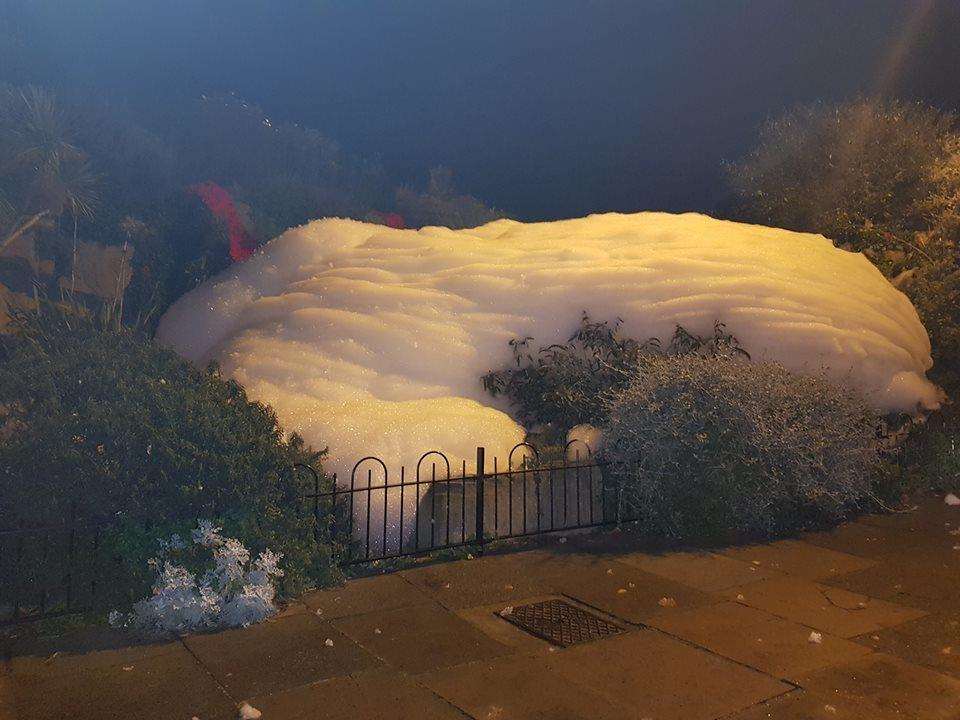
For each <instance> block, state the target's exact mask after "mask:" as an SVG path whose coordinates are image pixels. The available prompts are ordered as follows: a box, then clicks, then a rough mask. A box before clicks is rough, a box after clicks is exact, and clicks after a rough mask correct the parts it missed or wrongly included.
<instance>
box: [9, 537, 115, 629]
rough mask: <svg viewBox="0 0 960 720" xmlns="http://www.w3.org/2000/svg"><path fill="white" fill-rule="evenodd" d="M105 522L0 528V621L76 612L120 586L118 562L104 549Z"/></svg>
mask: <svg viewBox="0 0 960 720" xmlns="http://www.w3.org/2000/svg"><path fill="white" fill-rule="evenodd" d="M109 527H111V523H110V522H109V521H103V520H80V519H71V520H70V521H69V522H67V523H65V524H60V525H48V526H20V527H17V528H13V529H6V530H2V531H0V625H2V624H7V623H12V622H21V621H24V620H31V619H35V618H42V617H52V616H56V615H62V614H68V613H76V612H81V611H84V610H89V609H91V608H93V607H96V606H99V605H100V604H101V603H102V601H103V600H104V597H105V596H107V597H114V596H115V595H116V594H117V593H118V592H122V587H118V586H117V585H116V583H113V582H112V581H113V580H114V577H115V575H116V572H117V570H118V568H119V563H118V562H117V560H116V559H115V558H113V557H111V555H110V553H107V552H105V551H104V548H103V547H102V540H103V537H104V533H105V531H107V529H108V528H109Z"/></svg>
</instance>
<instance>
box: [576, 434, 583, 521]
mask: <svg viewBox="0 0 960 720" xmlns="http://www.w3.org/2000/svg"><path fill="white" fill-rule="evenodd" d="M579 459H580V453H579V451H578V452H577V460H579ZM575 474H576V478H577V525H581V524H582V522H581V520H580V517H581V515H580V505H581V504H582V502H583V501H582V500H581V499H580V463H577V469H576V473H575Z"/></svg>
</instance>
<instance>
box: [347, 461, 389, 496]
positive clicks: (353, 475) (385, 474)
mask: <svg viewBox="0 0 960 720" xmlns="http://www.w3.org/2000/svg"><path fill="white" fill-rule="evenodd" d="M368 460H370V461H372V462H374V463H376V464H378V465H379V466H380V467H382V468H383V484H384V485H386V484H387V479H388V478H389V476H390V471H389V470H387V465H386V463H385V462H383V460H381V459H380V458H378V457H376V456H374V455H367V457H365V458H360V459H359V460H357V463H356V465H354V466H353V470H351V471H350V489H351V490H352V489H354V488H355V487H356V480H357V468H358V467H360V466H361V465H363V464H364V463H365V462H367V461H368ZM371 479H372V477H371V476H369V475H368V477H367V486H368V487H369V486H370V483H371Z"/></svg>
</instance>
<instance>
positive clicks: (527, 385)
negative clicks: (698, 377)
mask: <svg viewBox="0 0 960 720" xmlns="http://www.w3.org/2000/svg"><path fill="white" fill-rule="evenodd" d="M621 325H622V320H620V319H617V320H616V321H615V322H614V323H609V322H607V321H603V322H594V321H593V320H591V318H590V316H589V315H588V314H587V313H584V314H583V316H582V317H581V318H580V326H579V327H578V328H577V331H576V332H575V333H574V334H573V335H572V336H571V337H570V339H569V340H568V341H567V342H566V343H564V344H555V345H547V346H545V347H541V348H540V349H539V351H538V352H537V353H536V354H534V353H532V352H531V351H530V341H531V340H532V339H533V338H530V337H526V338H517V339H515V340H511V341H510V347H511V349H512V350H513V356H514V364H513V366H511V367H508V368H504V369H501V370H495V371H492V372H489V373H487V374H486V375H484V376H483V378H482V382H483V385H484V388H485V389H486V390H487V391H488V392H489V393H490V394H491V395H493V396H495V397H496V396H499V395H502V396H505V397H507V398H508V399H509V400H511V401H512V402H513V404H514V406H515V409H516V413H517V415H518V419H519V420H520V422H521V423H523V424H524V425H525V426H526V427H528V428H539V429H541V431H542V432H544V434H545V435H546V436H547V440H548V441H549V442H557V441H562V439H563V437H564V436H565V434H566V432H567V431H568V430H569V429H570V428H572V427H574V426H576V425H580V424H582V423H589V424H591V425H600V424H602V423H603V422H604V420H605V419H606V416H607V410H608V408H607V405H606V403H605V402H604V397H605V396H606V395H607V394H608V393H610V392H611V391H614V390H617V389H621V388H623V387H625V386H626V385H627V384H629V383H630V381H631V380H632V379H633V378H634V377H635V376H636V375H637V374H638V373H642V372H643V371H644V368H645V367H646V364H647V363H648V362H649V359H650V358H651V357H655V356H657V355H661V354H664V353H666V354H687V353H699V354H707V355H711V356H713V355H716V354H717V353H721V352H732V353H735V354H742V355H744V356H747V357H749V356H748V355H747V353H746V351H745V350H743V349H742V348H741V347H740V344H739V343H738V342H737V339H736V338H735V337H733V336H732V335H731V334H729V333H728V332H726V330H725V328H724V325H723V324H722V323H716V324H715V325H714V331H713V334H712V335H710V336H706V337H701V336H699V335H694V334H693V333H690V332H688V331H687V330H685V329H684V328H682V327H680V326H677V328H676V331H675V332H674V335H673V337H672V338H671V340H670V343H669V344H668V345H667V347H666V348H664V347H662V345H661V342H660V340H658V339H657V338H650V339H649V340H645V341H640V340H636V339H633V338H629V337H624V336H623V335H622V334H621V332H620V326H621Z"/></svg>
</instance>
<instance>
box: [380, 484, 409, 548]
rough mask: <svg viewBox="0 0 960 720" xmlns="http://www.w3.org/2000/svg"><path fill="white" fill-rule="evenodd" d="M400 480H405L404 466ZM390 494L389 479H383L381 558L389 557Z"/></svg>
mask: <svg viewBox="0 0 960 720" xmlns="http://www.w3.org/2000/svg"><path fill="white" fill-rule="evenodd" d="M400 478H401V482H402V480H403V466H401V467H400ZM389 492H390V490H389V488H388V487H387V478H384V479H383V543H382V545H381V547H382V548H383V550H382V551H381V553H380V557H386V556H387V511H388V510H389V505H390V500H389V498H388V497H387V494H388V493H389Z"/></svg>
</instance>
